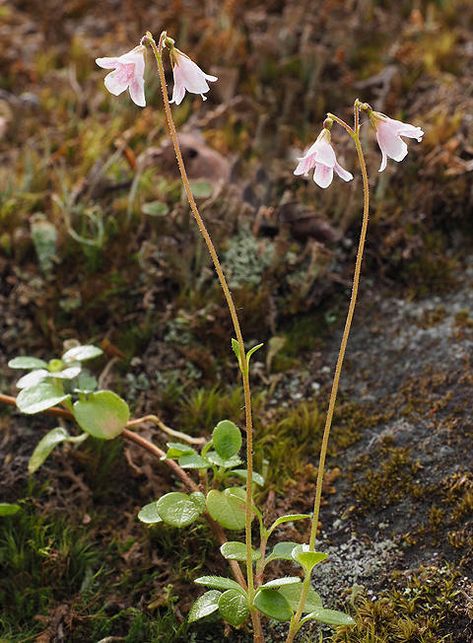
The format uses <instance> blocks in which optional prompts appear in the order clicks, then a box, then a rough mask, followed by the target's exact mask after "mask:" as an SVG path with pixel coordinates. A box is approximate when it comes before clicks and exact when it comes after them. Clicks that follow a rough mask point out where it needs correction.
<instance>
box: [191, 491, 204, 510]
mask: <svg viewBox="0 0 473 643" xmlns="http://www.w3.org/2000/svg"><path fill="white" fill-rule="evenodd" d="M189 498H190V499H191V500H192V502H193V503H194V504H195V505H196V507H197V509H198V510H199V513H201V514H202V513H204V511H205V496H204V494H203V493H201V492H200V491H193V492H192V493H191V495H190V496H189Z"/></svg>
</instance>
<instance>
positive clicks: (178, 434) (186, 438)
mask: <svg viewBox="0 0 473 643" xmlns="http://www.w3.org/2000/svg"><path fill="white" fill-rule="evenodd" d="M145 422H151V423H152V424H155V425H156V426H157V427H158V428H159V429H160V430H161V431H162V432H163V433H166V434H167V435H169V436H170V437H171V438H177V439H178V440H182V441H183V442H187V443H188V444H205V438H194V437H192V436H190V435H187V433H182V431H176V430H175V429H171V427H170V426H167V425H166V424H164V422H163V421H162V420H161V418H159V417H158V416H157V415H144V416H143V417H139V418H136V419H134V420H130V421H129V422H127V425H126V426H127V428H131V427H134V426H138V425H139V424H144V423H145Z"/></svg>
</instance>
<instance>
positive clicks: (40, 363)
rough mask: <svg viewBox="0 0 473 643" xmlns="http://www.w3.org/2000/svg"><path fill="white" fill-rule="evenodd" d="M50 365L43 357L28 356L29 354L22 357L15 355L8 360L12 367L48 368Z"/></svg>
mask: <svg viewBox="0 0 473 643" xmlns="http://www.w3.org/2000/svg"><path fill="white" fill-rule="evenodd" d="M47 365H48V363H47V362H45V361H44V360H42V359H38V358H37V357H28V356H27V355H25V356H22V357H14V358H13V359H11V360H10V361H9V362H8V366H9V367H10V368H24V369H27V370H29V369H30V368H46V367H47Z"/></svg>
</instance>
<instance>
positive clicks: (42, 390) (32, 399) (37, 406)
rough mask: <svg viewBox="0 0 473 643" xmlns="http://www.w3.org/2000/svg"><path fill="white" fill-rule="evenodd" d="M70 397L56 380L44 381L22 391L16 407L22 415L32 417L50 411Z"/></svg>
mask: <svg viewBox="0 0 473 643" xmlns="http://www.w3.org/2000/svg"><path fill="white" fill-rule="evenodd" d="M69 397H70V395H65V394H64V390H63V388H62V386H61V384H59V383H58V382H55V381H54V380H44V381H42V382H40V383H39V384H37V385H36V386H33V387H31V388H24V389H22V390H21V391H20V392H19V393H18V397H17V398H16V405H17V407H18V408H19V409H20V411H21V412H22V413H26V414H28V415H32V414H33V413H40V412H41V411H45V410H46V409H50V408H51V407H52V406H55V405H56V404H60V403H61V402H64V400H67V399H68V398H69Z"/></svg>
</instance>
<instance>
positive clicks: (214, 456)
mask: <svg viewBox="0 0 473 643" xmlns="http://www.w3.org/2000/svg"><path fill="white" fill-rule="evenodd" d="M205 457H206V458H207V460H208V461H209V462H211V463H212V464H214V465H215V466H217V467H223V468H224V469H232V468H233V467H238V465H240V464H241V463H242V460H241V458H240V457H239V456H237V455H232V457H231V458H228V459H227V460H225V459H224V458H222V456H221V455H219V454H218V453H217V452H216V451H209V452H208V453H207V454H206V455H205Z"/></svg>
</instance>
